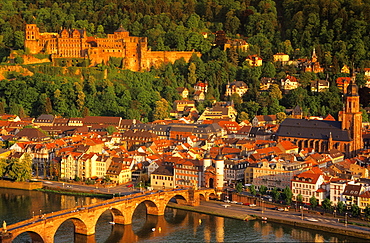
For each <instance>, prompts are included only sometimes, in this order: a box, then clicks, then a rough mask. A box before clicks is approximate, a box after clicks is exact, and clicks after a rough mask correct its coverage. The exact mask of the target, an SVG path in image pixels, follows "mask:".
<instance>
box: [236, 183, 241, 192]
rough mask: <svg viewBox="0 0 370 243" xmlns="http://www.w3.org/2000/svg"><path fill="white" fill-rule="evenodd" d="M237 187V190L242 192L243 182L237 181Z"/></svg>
mask: <svg viewBox="0 0 370 243" xmlns="http://www.w3.org/2000/svg"><path fill="white" fill-rule="evenodd" d="M235 189H236V191H237V192H242V191H243V184H242V183H240V182H239V183H237V184H236V186H235Z"/></svg>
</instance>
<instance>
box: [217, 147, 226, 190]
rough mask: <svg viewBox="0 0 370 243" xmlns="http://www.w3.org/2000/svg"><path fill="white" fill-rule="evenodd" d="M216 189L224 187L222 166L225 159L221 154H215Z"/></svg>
mask: <svg viewBox="0 0 370 243" xmlns="http://www.w3.org/2000/svg"><path fill="white" fill-rule="evenodd" d="M215 164H216V165H215V167H216V189H218V190H222V189H223V187H224V167H225V161H224V158H223V157H222V155H221V154H219V155H217V157H216V162H215Z"/></svg>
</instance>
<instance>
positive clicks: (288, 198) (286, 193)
mask: <svg viewBox="0 0 370 243" xmlns="http://www.w3.org/2000/svg"><path fill="white" fill-rule="evenodd" d="M283 195H284V199H285V203H286V204H287V205H290V204H291V203H292V198H293V193H292V190H291V189H290V187H289V186H287V187H285V188H284V190H283Z"/></svg>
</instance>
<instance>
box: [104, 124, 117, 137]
mask: <svg viewBox="0 0 370 243" xmlns="http://www.w3.org/2000/svg"><path fill="white" fill-rule="evenodd" d="M106 129H107V132H108V134H109V135H112V134H113V133H114V132H117V129H116V127H115V126H108V127H107V128H106Z"/></svg>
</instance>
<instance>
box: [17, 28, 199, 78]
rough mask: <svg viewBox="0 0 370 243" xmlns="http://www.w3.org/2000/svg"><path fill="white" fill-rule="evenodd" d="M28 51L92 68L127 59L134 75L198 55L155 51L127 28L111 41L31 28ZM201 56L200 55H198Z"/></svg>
mask: <svg viewBox="0 0 370 243" xmlns="http://www.w3.org/2000/svg"><path fill="white" fill-rule="evenodd" d="M24 47H25V49H28V50H29V51H30V54H38V53H48V54H51V57H52V59H57V58H71V59H72V58H85V59H89V60H90V65H91V66H95V65H96V64H99V63H107V62H108V61H109V59H110V57H118V58H123V66H124V68H126V69H130V70H132V71H143V70H148V69H149V68H150V67H152V66H156V67H158V66H159V65H160V64H162V63H166V62H174V61H176V60H178V59H180V58H184V59H185V61H186V62H188V61H189V59H190V57H191V56H192V54H193V53H194V52H191V51H181V52H180V51H151V50H150V49H148V41H147V38H146V37H135V36H130V33H129V32H128V31H127V30H125V29H124V28H122V27H120V28H118V29H117V30H116V31H115V32H114V34H108V36H107V38H97V37H94V36H87V35H86V31H85V30H77V29H74V30H67V29H63V30H61V31H60V32H59V33H49V32H45V33H40V30H39V28H38V27H37V26H36V25H35V24H27V25H26V30H25V41H24ZM196 54H197V55H198V56H200V53H196Z"/></svg>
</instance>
